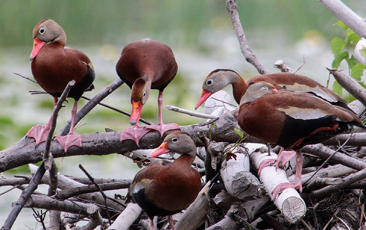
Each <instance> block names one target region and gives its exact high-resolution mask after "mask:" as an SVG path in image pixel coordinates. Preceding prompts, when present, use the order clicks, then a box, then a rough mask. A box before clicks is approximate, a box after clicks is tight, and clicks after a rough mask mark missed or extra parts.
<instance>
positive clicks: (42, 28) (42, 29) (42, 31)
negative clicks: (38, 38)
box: [38, 27, 46, 34]
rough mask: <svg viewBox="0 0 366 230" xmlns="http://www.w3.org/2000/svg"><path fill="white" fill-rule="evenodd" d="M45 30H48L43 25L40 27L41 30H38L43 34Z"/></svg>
mask: <svg viewBox="0 0 366 230" xmlns="http://www.w3.org/2000/svg"><path fill="white" fill-rule="evenodd" d="M45 31H46V30H45V28H44V27H41V28H39V30H38V32H39V33H40V34H43V33H44V32H45Z"/></svg>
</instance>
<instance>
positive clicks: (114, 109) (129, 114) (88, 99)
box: [81, 96, 151, 125]
mask: <svg viewBox="0 0 366 230" xmlns="http://www.w3.org/2000/svg"><path fill="white" fill-rule="evenodd" d="M81 98H83V99H85V100H87V101H91V100H92V99H90V98H88V97H85V96H81ZM98 105H101V106H104V107H106V108H108V109H111V110H113V111H116V112H118V113H122V114H124V115H126V116H128V117H129V116H131V113H128V112H125V111H123V110H120V109H117V108H114V107H112V106H110V105H107V104H104V103H102V102H98ZM139 121H141V122H142V123H144V124H146V125H151V123H150V122H148V121H147V120H145V119H142V118H140V120H139Z"/></svg>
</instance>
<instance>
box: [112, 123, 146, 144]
mask: <svg viewBox="0 0 366 230" xmlns="http://www.w3.org/2000/svg"><path fill="white" fill-rule="evenodd" d="M148 132H150V129H147V128H146V127H140V126H138V125H134V126H133V127H131V128H128V129H125V130H123V131H122V132H121V136H120V138H119V139H120V140H121V141H124V140H133V141H135V143H136V144H137V146H139V144H140V139H141V138H142V137H143V136H145V134H146V133H148Z"/></svg>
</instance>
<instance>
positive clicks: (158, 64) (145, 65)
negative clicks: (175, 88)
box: [116, 38, 179, 144]
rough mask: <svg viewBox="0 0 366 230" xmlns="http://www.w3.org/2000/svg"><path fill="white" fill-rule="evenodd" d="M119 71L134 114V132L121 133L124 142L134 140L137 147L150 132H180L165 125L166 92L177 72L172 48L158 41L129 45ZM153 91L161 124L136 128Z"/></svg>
mask: <svg viewBox="0 0 366 230" xmlns="http://www.w3.org/2000/svg"><path fill="white" fill-rule="evenodd" d="M116 70H117V74H118V76H119V77H120V78H121V79H122V80H123V81H124V82H126V84H127V85H128V86H129V87H130V88H131V91H132V92H131V104H132V112H131V116H130V124H131V125H134V127H132V128H128V129H125V130H124V131H122V132H121V137H120V139H121V140H125V139H132V140H134V141H135V142H136V144H138V142H139V140H140V139H141V137H143V136H144V135H145V134H146V133H147V132H149V131H150V130H151V129H155V130H158V131H159V132H160V134H161V135H163V134H164V132H166V131H168V130H175V129H178V130H179V126H178V125H177V124H163V114H162V109H163V90H164V89H165V87H166V86H167V85H168V84H169V83H170V82H171V81H172V80H173V78H174V77H175V74H176V73H177V70H178V65H177V63H176V61H175V58H174V54H173V52H172V50H171V49H170V47H169V46H167V45H165V44H164V43H161V42H159V41H154V40H151V39H148V38H147V39H143V40H139V41H135V42H132V43H129V44H128V45H126V46H125V47H124V48H123V50H122V54H121V57H120V59H119V60H118V62H117V65H116ZM150 89H158V90H159V97H158V106H159V123H158V124H157V125H148V126H146V127H139V126H137V122H138V121H139V120H140V115H141V110H142V106H143V105H144V104H145V103H146V101H147V99H148V98H149V95H150Z"/></svg>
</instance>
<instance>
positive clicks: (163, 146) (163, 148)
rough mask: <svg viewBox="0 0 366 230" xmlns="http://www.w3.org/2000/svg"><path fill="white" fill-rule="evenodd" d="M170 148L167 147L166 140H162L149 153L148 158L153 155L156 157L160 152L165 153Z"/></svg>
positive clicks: (168, 151)
mask: <svg viewBox="0 0 366 230" xmlns="http://www.w3.org/2000/svg"><path fill="white" fill-rule="evenodd" d="M170 152H171V151H170V149H169V148H168V146H167V143H166V142H163V143H161V145H160V146H159V147H158V148H157V149H155V150H154V151H153V152H152V153H151V154H150V158H153V157H158V156H160V155H162V154H165V153H170Z"/></svg>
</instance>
